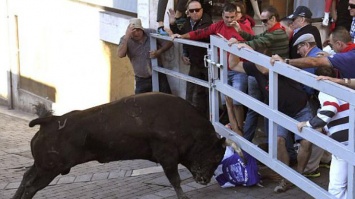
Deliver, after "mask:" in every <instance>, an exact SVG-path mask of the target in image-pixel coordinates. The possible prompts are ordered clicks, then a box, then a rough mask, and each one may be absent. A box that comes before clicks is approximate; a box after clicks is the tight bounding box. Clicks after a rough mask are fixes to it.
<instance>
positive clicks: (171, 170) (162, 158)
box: [151, 142, 188, 199]
mask: <svg viewBox="0 0 355 199" xmlns="http://www.w3.org/2000/svg"><path fill="white" fill-rule="evenodd" d="M151 147H152V151H153V156H154V157H155V158H156V159H157V162H159V163H160V164H161V166H162V167H163V169H164V173H165V175H166V177H167V178H168V180H169V182H170V184H171V185H172V186H173V187H174V189H175V192H176V195H177V197H178V198H179V199H188V197H187V196H186V195H185V193H184V192H183V190H182V188H181V186H180V182H181V180H180V175H179V171H178V164H179V162H178V160H179V155H178V151H177V149H174V148H173V147H171V146H170V145H161V143H157V142H156V143H152V144H151Z"/></svg>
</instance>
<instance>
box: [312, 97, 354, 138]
mask: <svg viewBox="0 0 355 199" xmlns="http://www.w3.org/2000/svg"><path fill="white" fill-rule="evenodd" d="M318 98H319V102H320V104H321V107H322V108H321V109H320V111H319V112H318V113H317V115H316V116H315V117H314V118H312V119H311V120H309V121H308V122H307V126H309V127H312V128H320V127H324V126H327V128H328V131H329V134H330V137H332V138H333V139H335V140H337V141H339V142H345V141H347V140H348V134H349V103H347V102H344V101H342V100H339V99H337V98H335V97H333V96H330V95H328V94H325V93H322V92H320V93H319V96H318Z"/></svg>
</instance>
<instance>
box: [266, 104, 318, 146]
mask: <svg viewBox="0 0 355 199" xmlns="http://www.w3.org/2000/svg"><path fill="white" fill-rule="evenodd" d="M293 119H295V120H297V121H299V122H303V121H308V120H310V119H312V113H311V109H310V107H309V104H308V103H307V105H306V106H305V107H304V108H303V109H302V110H300V111H299V112H298V113H297V114H296V116H295V117H293ZM266 121H267V120H266ZM265 127H266V128H265V132H266V133H267V136H269V128H268V127H269V125H268V121H267V122H265ZM289 133H291V132H290V131H288V130H287V129H285V128H284V127H282V126H279V125H278V126H277V136H278V137H283V138H285V140H286V139H287V137H288V135H289ZM302 139H303V138H302V137H301V136H299V135H296V134H295V141H299V140H302Z"/></svg>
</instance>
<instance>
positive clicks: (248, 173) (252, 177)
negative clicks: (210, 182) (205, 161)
mask: <svg viewBox="0 0 355 199" xmlns="http://www.w3.org/2000/svg"><path fill="white" fill-rule="evenodd" d="M243 155H244V161H243V159H241V158H240V156H239V155H238V153H235V152H234V150H233V149H232V148H231V147H229V146H227V147H226V152H225V154H224V158H223V160H222V162H221V163H220V165H219V166H218V168H217V169H216V171H215V178H216V180H217V182H218V183H219V185H220V186H221V187H223V188H226V187H235V186H238V185H239V186H240V185H241V186H253V185H256V184H258V183H259V182H260V174H259V172H258V170H259V168H258V165H257V162H256V159H255V158H254V157H253V156H251V155H249V154H248V153H246V152H244V151H243Z"/></svg>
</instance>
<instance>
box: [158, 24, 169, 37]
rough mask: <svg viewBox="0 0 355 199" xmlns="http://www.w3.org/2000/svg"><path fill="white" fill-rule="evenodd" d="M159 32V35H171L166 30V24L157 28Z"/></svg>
mask: <svg viewBox="0 0 355 199" xmlns="http://www.w3.org/2000/svg"><path fill="white" fill-rule="evenodd" d="M157 33H158V34H159V35H163V36H169V34H168V33H167V32H166V31H165V30H164V26H160V27H159V28H158V30H157Z"/></svg>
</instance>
